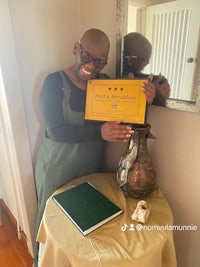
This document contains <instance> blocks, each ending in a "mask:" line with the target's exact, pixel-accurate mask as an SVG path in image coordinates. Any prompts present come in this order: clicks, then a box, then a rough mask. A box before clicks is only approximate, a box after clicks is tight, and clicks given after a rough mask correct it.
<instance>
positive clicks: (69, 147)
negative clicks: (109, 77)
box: [35, 71, 103, 232]
mask: <svg viewBox="0 0 200 267" xmlns="http://www.w3.org/2000/svg"><path fill="white" fill-rule="evenodd" d="M60 75H61V76H62V83H63V99H62V110H63V116H64V120H65V123H66V124H67V125H74V126H83V125H84V124H85V120H84V112H77V111H73V110H72V109H71V107H70V103H69V99H70V95H71V90H72V89H71V86H70V83H69V80H68V79H66V76H65V75H64V73H63V72H62V71H60ZM79 129H80V128H79ZM102 148H103V140H102V139H101V137H98V138H94V139H88V140H87V138H86V139H85V140H84V141H82V142H80V143H64V142H56V141H53V140H52V139H50V138H47V137H44V138H43V140H42V144H41V147H40V150H39V154H38V158H37V164H36V169H35V181H36V190H37V197H38V217H37V225H36V232H37V230H38V227H39V224H40V221H41V219H42V215H43V212H44V208H45V204H46V201H47V199H48V198H49V197H50V196H51V195H52V193H53V192H54V191H55V190H56V189H58V188H59V187H60V186H62V185H63V184H65V183H67V182H68V181H70V180H72V179H75V178H78V177H81V176H84V175H87V174H91V173H95V172H99V171H100V167H101V161H102Z"/></svg>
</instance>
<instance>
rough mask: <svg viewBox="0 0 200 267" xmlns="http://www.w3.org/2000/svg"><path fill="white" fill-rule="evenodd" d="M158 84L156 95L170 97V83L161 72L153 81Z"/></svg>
mask: <svg viewBox="0 0 200 267" xmlns="http://www.w3.org/2000/svg"><path fill="white" fill-rule="evenodd" d="M153 83H154V84H155V86H156V96H157V97H162V98H168V97H169V95H170V85H169V83H168V80H167V79H166V78H165V77H164V76H162V74H161V73H160V74H159V76H158V78H157V79H156V80H155V81H154V82H153Z"/></svg>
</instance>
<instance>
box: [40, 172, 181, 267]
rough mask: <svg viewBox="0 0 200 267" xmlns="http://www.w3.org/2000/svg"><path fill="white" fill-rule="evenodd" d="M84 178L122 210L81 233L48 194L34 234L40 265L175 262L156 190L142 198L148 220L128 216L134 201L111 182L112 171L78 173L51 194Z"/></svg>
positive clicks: (153, 266) (167, 266) (151, 266)
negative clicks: (40, 246) (39, 246)
mask: <svg viewBox="0 0 200 267" xmlns="http://www.w3.org/2000/svg"><path fill="white" fill-rule="evenodd" d="M84 181H89V182H91V183H92V184H94V185H95V186H96V187H97V188H98V189H99V190H100V191H101V192H102V193H103V194H104V195H105V196H107V197H108V198H109V199H110V200H111V201H113V202H114V203H115V204H116V205H118V206H119V207H120V208H121V209H122V210H123V213H122V214H121V215H119V216H117V217H116V218H114V219H112V220H111V221H109V222H107V223H106V224H104V225H102V226H101V227H99V228H98V229H96V230H94V231H93V232H91V233H89V234H88V235H87V236H83V235H82V234H81V233H80V232H79V230H78V229H77V228H76V227H75V226H74V224H73V223H72V222H71V221H70V220H69V219H68V217H67V216H66V215H65V214H64V212H63V211H62V210H61V209H60V208H59V207H58V206H57V204H56V203H55V202H54V201H53V199H52V197H50V198H49V199H48V201H47V204H46V208H45V211H44V215H43V219H42V222H41V225H40V229H39V232H38V237H37V240H38V242H41V243H44V244H45V245H44V250H43V254H42V257H41V261H40V267H47V266H50V267H117V266H119V267H134V266H135V267H176V266H177V265H176V254H175V248H174V242H173V231H170V230H166V229H163V228H162V227H165V226H170V225H173V215H172V212H171V209H170V207H169V204H168V202H167V200H166V198H165V197H164V195H163V194H162V192H161V191H160V190H159V189H157V190H156V191H155V192H153V193H152V194H151V195H150V196H149V197H147V198H145V200H146V201H147V202H148V204H149V206H150V209H151V214H150V216H149V219H148V221H147V222H146V223H145V224H141V223H138V222H136V221H133V220H132V219H131V215H132V213H133V211H134V209H135V208H136V205H137V203H138V201H139V200H137V199H133V198H129V197H126V196H124V194H123V193H122V191H121V190H120V188H119V187H118V185H117V183H116V174H115V173H96V174H92V175H89V176H84V177H81V178H79V179H76V180H73V181H71V182H69V183H67V184H66V185H64V186H62V187H61V188H59V189H58V190H57V191H56V192H55V193H54V194H58V193H60V192H62V191H64V190H67V189H69V188H71V187H73V186H75V185H78V184H80V183H82V182H84ZM141 225H142V226H141ZM142 227H143V229H141V228H142ZM145 227H146V228H145ZM159 227H160V228H159ZM144 228H145V229H144ZM155 228H156V229H155ZM158 228H159V229H158Z"/></svg>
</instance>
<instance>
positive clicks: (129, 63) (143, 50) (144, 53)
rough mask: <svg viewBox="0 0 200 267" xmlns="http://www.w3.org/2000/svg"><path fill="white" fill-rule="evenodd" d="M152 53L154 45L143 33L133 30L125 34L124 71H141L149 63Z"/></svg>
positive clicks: (125, 72)
mask: <svg viewBox="0 0 200 267" xmlns="http://www.w3.org/2000/svg"><path fill="white" fill-rule="evenodd" d="M151 53H152V46H151V44H150V42H149V41H148V40H147V38H146V37H144V36H143V35H142V34H140V33H137V32H131V33H129V34H127V35H125V37H124V52H123V73H124V74H125V75H126V74H127V73H129V72H132V73H140V72H141V71H142V70H143V69H144V67H145V66H146V65H147V64H148V63H149V60H150V57H151Z"/></svg>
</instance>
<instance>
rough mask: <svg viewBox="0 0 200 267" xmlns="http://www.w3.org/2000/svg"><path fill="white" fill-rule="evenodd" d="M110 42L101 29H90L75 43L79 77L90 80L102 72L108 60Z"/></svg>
mask: <svg viewBox="0 0 200 267" xmlns="http://www.w3.org/2000/svg"><path fill="white" fill-rule="evenodd" d="M109 48H110V42H109V39H108V36H107V35H106V34H105V33H104V32H103V31H101V30H98V29H90V30H88V31H86V32H85V33H84V34H83V36H82V37H81V38H80V41H79V42H76V43H75V45H74V51H73V52H74V55H75V64H74V66H75V70H76V71H77V73H78V76H79V78H81V79H83V80H89V79H91V78H94V77H95V75H96V74H97V73H98V72H100V71H101V70H102V69H103V68H104V67H105V65H106V64H107V60H108V53H109Z"/></svg>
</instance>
